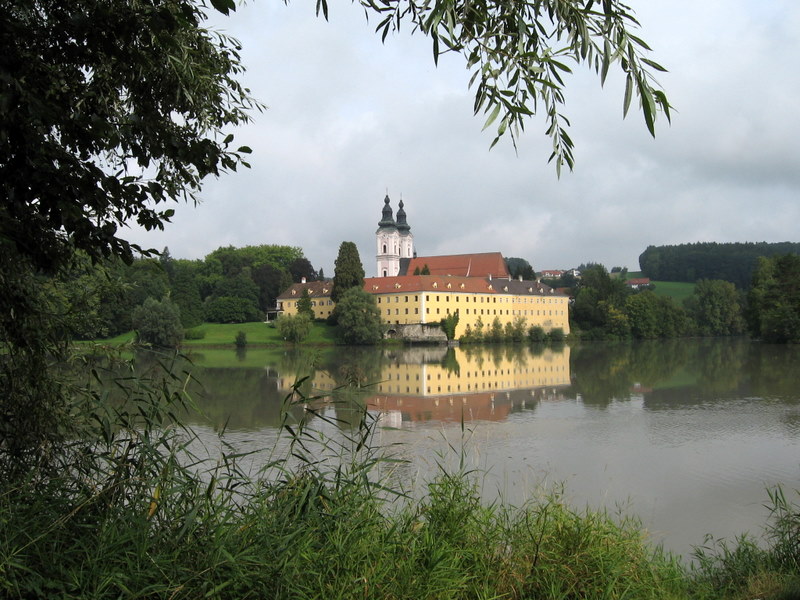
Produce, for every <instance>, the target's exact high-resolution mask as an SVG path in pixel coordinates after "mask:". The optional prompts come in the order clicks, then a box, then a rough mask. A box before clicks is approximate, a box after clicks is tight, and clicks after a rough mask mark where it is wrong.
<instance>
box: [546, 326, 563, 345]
mask: <svg viewBox="0 0 800 600" xmlns="http://www.w3.org/2000/svg"><path fill="white" fill-rule="evenodd" d="M547 337H548V338H549V339H550V341H551V342H563V341H564V340H565V339H566V337H567V336H565V335H564V330H563V329H561V327H556V328H555V329H551V330H550V333H548V334H547Z"/></svg>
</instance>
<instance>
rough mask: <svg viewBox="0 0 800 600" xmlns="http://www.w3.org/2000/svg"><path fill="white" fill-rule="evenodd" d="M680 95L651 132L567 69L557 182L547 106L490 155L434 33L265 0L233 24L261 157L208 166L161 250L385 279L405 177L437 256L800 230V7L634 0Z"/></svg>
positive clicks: (415, 214) (624, 249)
mask: <svg viewBox="0 0 800 600" xmlns="http://www.w3.org/2000/svg"><path fill="white" fill-rule="evenodd" d="M629 3H630V4H631V5H632V6H633V7H634V10H635V11H636V14H637V16H638V18H639V20H640V22H641V23H642V30H641V32H640V33H641V37H643V38H644V39H646V40H647V41H648V43H649V44H650V46H651V47H652V48H653V51H654V52H653V54H652V55H651V56H652V58H653V59H655V60H657V61H658V62H659V63H661V64H662V65H664V66H665V67H667V68H668V69H669V73H667V74H661V75H660V76H659V82H660V83H661V84H662V86H663V87H664V88H665V89H666V91H667V95H668V97H669V99H670V101H671V103H672V105H673V106H674V107H675V113H674V115H673V120H672V125H668V124H667V122H666V120H665V119H663V118H662V119H661V120H660V121H659V122H658V123H657V136H656V138H655V139H653V138H651V137H650V135H649V133H648V132H647V129H646V127H645V125H644V121H643V120H642V118H641V116H640V113H639V112H637V111H636V110H634V107H632V108H631V112H630V113H629V115H628V117H627V118H626V119H625V120H623V119H622V95H623V87H622V84H621V82H620V81H619V80H616V79H615V80H611V81H609V82H607V83H606V87H605V88H601V87H600V83H599V80H598V79H597V78H596V77H595V76H594V75H593V74H592V73H590V72H588V71H584V70H583V69H580V68H579V69H576V70H575V74H574V75H573V76H571V77H568V79H567V90H566V94H567V106H566V109H565V112H566V114H567V116H568V117H569V118H570V120H571V123H572V129H571V136H572V138H573V140H574V141H575V145H576V152H575V156H576V166H575V171H574V172H572V173H570V172H568V171H567V172H565V173H562V176H561V179H560V180H559V179H558V178H557V177H556V174H555V169H554V167H553V165H550V164H548V163H547V158H548V157H549V154H550V149H551V142H550V141H549V139H548V138H547V137H545V135H544V130H545V128H546V124H545V121H544V119H543V118H540V117H533V118H532V119H531V120H530V121H529V122H528V123H527V125H526V132H525V134H524V137H523V139H522V140H521V141H520V143H519V145H518V152H517V153H515V152H514V149H513V147H512V145H511V142H510V140H501V141H500V143H498V145H497V146H495V147H494V148H493V149H492V150H491V151H490V150H489V146H490V143H491V141H492V135H493V134H492V132H490V131H485V132H482V131H481V127H482V125H483V118H481V117H474V116H473V114H472V103H473V95H472V92H471V91H470V90H469V89H468V87H467V84H468V81H469V73H468V71H467V70H466V69H465V67H464V63H463V60H462V59H461V58H460V57H458V56H445V57H443V58H441V59H440V62H439V66H438V67H435V66H434V64H433V60H432V57H431V48H430V43H429V41H428V40H427V39H425V38H424V37H422V36H419V35H418V36H412V35H406V34H402V35H394V36H390V37H389V38H387V40H386V43H385V44H381V41H380V38H379V36H378V35H376V34H375V33H373V31H374V23H367V22H366V20H365V18H364V13H363V12H362V11H361V10H360V9H359V8H358V7H357V6H355V5H353V4H351V3H349V2H335V0H331V3H330V9H331V12H330V20H329V22H327V23H326V22H325V21H324V20H322V19H321V18H316V17H315V15H314V3H313V2H299V1H298V2H294V3H292V4H290V5H288V6H287V5H285V4H284V3H283V2H280V1H279V0H251V1H250V2H249V3H248V4H247V5H246V6H243V7H240V8H239V9H238V10H237V12H236V13H235V14H234V15H233V16H232V17H230V18H224V17H219V18H215V23H217V24H218V28H220V29H222V30H224V31H225V32H226V33H229V34H231V35H233V36H234V37H236V38H238V39H239V40H240V41H241V42H242V44H243V60H244V63H245V65H246V67H247V69H248V71H247V73H245V75H244V76H243V77H242V80H243V83H244V84H245V85H246V86H247V87H249V88H250V89H251V90H252V93H253V95H254V96H255V97H256V98H257V99H259V100H260V101H261V102H263V103H264V104H265V105H267V106H268V109H267V110H266V111H265V112H263V113H256V114H254V121H253V123H252V124H250V125H248V126H247V127H243V128H241V129H239V130H237V131H236V132H235V134H236V141H237V142H240V143H241V144H247V145H249V146H251V147H252V148H253V155H252V156H251V160H250V162H251V164H252V169H250V170H244V171H242V172H239V173H234V174H229V175H226V176H223V177H222V178H220V179H219V180H209V181H208V182H207V183H206V186H205V187H204V190H203V192H202V194H201V204H200V205H199V206H198V207H196V208H195V207H190V206H180V207H178V209H177V211H176V216H175V217H174V219H173V223H172V224H171V225H168V226H167V229H166V231H165V232H163V233H161V232H159V233H155V234H154V233H147V234H145V233H144V232H141V231H137V230H135V229H133V230H131V231H130V233H129V235H128V237H129V238H130V239H132V240H134V241H137V242H139V243H141V244H142V245H145V246H147V247H155V248H159V249H160V248H163V247H164V246H169V249H170V252H171V254H172V255H173V256H174V257H177V258H202V257H203V256H205V255H206V254H207V253H209V252H210V251H212V250H214V249H215V248H217V247H219V246H226V245H233V246H245V245H256V244H288V245H293V246H300V247H301V248H303V250H304V252H305V255H306V257H307V258H308V259H309V260H310V261H311V262H312V264H313V265H314V266H315V267H316V268H320V267H323V268H324V269H325V273H326V274H327V275H329V276H330V275H332V274H333V261H334V260H335V258H336V253H337V250H338V247H339V244H340V243H341V242H342V241H344V240H348V241H353V242H355V243H356V244H357V245H358V248H359V251H360V254H361V259H362V262H363V263H364V267H365V270H366V273H367V275H368V276H370V275H374V274H375V248H374V234H375V229H376V228H377V223H378V220H379V219H380V212H381V208H382V205H383V197H384V196H385V195H386V193H387V191H388V193H389V196H390V198H391V199H392V203H393V207H394V208H395V210H396V208H397V202H398V201H399V200H400V198H401V197H402V199H403V201H404V203H405V206H406V212H407V214H408V222H409V224H410V225H411V228H412V229H411V230H412V233H413V234H414V240H415V245H416V248H417V251H418V253H419V254H420V255H432V254H458V253H465V252H488V251H500V252H502V253H503V254H504V255H505V256H519V257H523V258H525V259H527V260H528V261H530V262H531V264H532V265H533V266H534V268H535V269H537V270H541V269H553V268H566V267H571V266H577V265H578V264H580V263H582V262H601V263H603V264H605V265H606V266H607V267H608V268H611V267H612V266H617V265H618V266H627V267H628V268H629V269H630V270H636V269H638V256H639V254H640V253H641V252H642V251H643V250H644V249H645V248H646V247H647V246H648V245H650V244H655V245H661V244H679V243H685V242H696V241H718V242H726V241H763V240H766V241H771V242H777V241H785V240H790V241H800V235H799V234H798V231H799V230H800V227H799V224H800V110H798V106H799V105H800V3H798V2H797V0H762V1H761V2H753V1H752V0H703V1H702V2H697V1H696V0H630V2H629Z"/></svg>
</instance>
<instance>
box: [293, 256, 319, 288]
mask: <svg viewBox="0 0 800 600" xmlns="http://www.w3.org/2000/svg"><path fill="white" fill-rule="evenodd" d="M289 273H290V274H291V275H292V281H294V282H295V283H300V282H301V281H302V280H303V279H305V280H306V281H315V280H316V278H317V274H316V272H315V271H314V267H313V266H312V265H311V262H310V261H309V260H308V259H307V258H305V257H300V258H295V259H294V260H293V261H292V262H291V263H290V264H289Z"/></svg>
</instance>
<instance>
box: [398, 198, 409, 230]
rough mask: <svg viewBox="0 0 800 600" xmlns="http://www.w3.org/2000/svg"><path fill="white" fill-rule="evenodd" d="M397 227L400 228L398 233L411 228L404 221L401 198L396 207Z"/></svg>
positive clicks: (404, 212)
mask: <svg viewBox="0 0 800 600" xmlns="http://www.w3.org/2000/svg"><path fill="white" fill-rule="evenodd" d="M397 229H398V230H400V233H405V232H407V231H409V230H410V229H411V226H410V225H409V224H408V223H407V222H406V211H405V210H404V209H403V201H402V200H400V205H399V208H398V209H397Z"/></svg>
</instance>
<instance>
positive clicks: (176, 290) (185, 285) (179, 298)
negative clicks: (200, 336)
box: [169, 260, 203, 328]
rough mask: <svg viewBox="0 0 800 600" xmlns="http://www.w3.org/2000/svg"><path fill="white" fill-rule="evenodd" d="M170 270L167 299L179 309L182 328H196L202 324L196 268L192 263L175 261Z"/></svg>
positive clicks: (201, 304) (201, 308)
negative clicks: (170, 283) (169, 285)
mask: <svg viewBox="0 0 800 600" xmlns="http://www.w3.org/2000/svg"><path fill="white" fill-rule="evenodd" d="M172 269H173V273H174V275H173V278H172V285H171V289H170V296H169V297H170V299H171V300H172V301H173V302H174V303H175V304H176V305H177V306H178V308H179V309H180V313H181V323H182V324H183V326H184V327H185V328H190V327H196V326H197V325H200V323H202V322H203V302H202V300H201V299H200V288H199V286H198V285H197V271H198V266H197V264H196V263H195V262H194V261H190V260H176V261H174V264H173V267H172Z"/></svg>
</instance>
